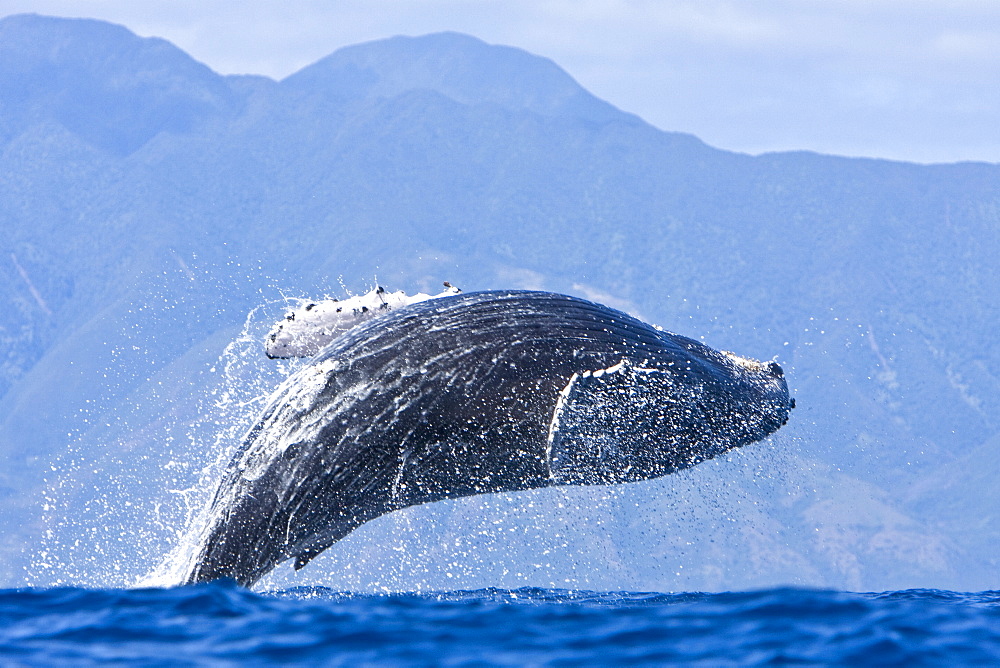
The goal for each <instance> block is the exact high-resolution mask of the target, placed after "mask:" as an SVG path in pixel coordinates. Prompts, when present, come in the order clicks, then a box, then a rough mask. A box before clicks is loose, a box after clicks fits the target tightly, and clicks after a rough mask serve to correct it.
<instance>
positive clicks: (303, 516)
mask: <svg viewBox="0 0 1000 668" xmlns="http://www.w3.org/2000/svg"><path fill="white" fill-rule="evenodd" d="M793 405H794V401H792V400H790V399H789V396H788V388H787V385H786V383H785V379H784V377H783V373H782V370H781V367H780V366H779V365H778V364H777V363H775V362H767V363H761V362H756V361H753V360H749V359H745V358H742V357H739V356H737V355H734V354H732V353H726V352H720V351H717V350H714V349H712V348H710V347H708V346H706V345H704V344H702V343H700V342H698V341H695V340H693V339H689V338H685V337H683V336H678V335H676V334H671V333H669V332H666V331H662V330H660V329H658V328H654V327H652V326H650V325H647V324H646V323H643V322H642V321H640V320H637V319H636V318H633V317H631V316H629V315H626V314H624V313H621V312H619V311H616V310H614V309H611V308H608V307H606V306H602V305H599V304H595V303H592V302H588V301H585V300H582V299H578V298H575V297H569V296H565V295H559V294H554V293H546V292H526V291H492V292H474V293H467V294H461V295H456V296H448V297H441V298H437V299H431V300H429V301H424V302H421V303H417V304H412V305H409V306H404V307H402V308H399V309H396V310H393V311H392V312H389V313H387V314H386V315H384V316H381V317H378V318H373V319H370V320H366V321H364V322H362V323H361V324H358V325H357V326H356V327H354V328H352V329H350V330H348V331H346V332H345V333H343V334H341V335H340V336H339V337H337V338H335V339H334V340H333V341H332V342H331V343H330V344H329V345H328V346H327V347H326V348H324V349H323V350H322V351H321V352H320V353H319V354H318V355H317V356H316V357H315V358H314V359H313V360H312V362H311V363H310V364H309V365H308V366H306V367H305V368H303V369H301V370H300V371H298V372H297V373H296V374H294V375H293V376H291V377H289V378H288V379H287V380H286V381H285V382H284V383H283V384H282V386H281V387H279V388H278V390H277V391H276V392H275V393H274V395H273V396H272V397H271V399H270V401H269V403H268V405H267V406H266V408H265V409H264V411H263V413H262V414H261V416H260V419H259V420H258V422H257V423H256V425H255V426H254V427H253V428H252V429H251V430H250V431H249V432H248V434H247V436H246V437H245V439H244V440H243V442H242V444H241V447H240V448H239V449H238V451H237V452H236V454H235V455H234V457H233V459H232V461H231V463H230V465H229V467H228V469H227V471H226V473H225V474H224V476H223V478H222V480H221V482H220V484H219V487H218V489H217V491H216V493H215V496H214V499H213V501H212V504H211V507H210V510H209V513H208V521H207V523H206V524H205V526H204V528H203V529H202V531H201V533H200V536H199V537H198V543H197V550H196V553H195V555H194V558H193V560H192V562H191V564H190V565H189V567H188V569H187V571H186V577H185V582H188V583H194V582H201V581H207V580H214V579H218V578H232V579H235V580H236V581H237V582H239V583H241V584H243V585H244V586H250V585H252V584H253V583H254V582H256V581H257V580H259V579H260V578H261V577H263V576H264V575H265V574H267V573H268V572H269V571H270V570H271V569H273V568H274V567H275V566H276V565H277V564H279V563H281V562H282V561H285V560H287V559H294V560H295V562H294V565H295V568H296V569H299V568H301V567H302V566H304V565H305V564H306V563H308V562H309V561H310V560H311V559H312V558H314V557H315V556H316V555H318V554H319V553H320V552H322V551H323V550H325V549H326V548H328V547H330V546H331V545H332V544H333V543H335V542H336V541H337V540H339V539H341V538H343V537H344V536H346V535H347V534H348V533H350V532H351V531H353V530H354V529H355V528H357V527H358V526H360V525H361V524H363V523H365V522H367V521H369V520H371V519H374V518H376V517H379V516H380V515H384V514H386V513H389V512H392V511H394V510H398V509H401V508H406V507H408V506H412V505H415V504H421V503H428V502H432V501H437V500H441V499H447V498H455V497H461V496H468V495H472V494H484V493H491V492H500V491H514V490H525V489H531V488H538V487H545V486H551V485H603V484H615V483H624V482H630V481H638V480H645V479H649V478H655V477H658V476H663V475H666V474H668V473H671V472H673V471H677V470H679V469H683V468H687V467H690V466H694V465H695V464H698V463H699V462H702V461H705V460H707V459H710V458H712V457H714V456H716V455H718V454H720V453H723V452H725V451H726V450H728V449H731V448H735V447H739V446H742V445H746V444H748V443H751V442H754V441H757V440H760V439H762V438H764V437H766V436H768V435H769V434H771V433H772V432H774V431H775V430H777V429H778V428H779V427H780V426H781V425H783V424H785V422H786V421H787V419H788V415H789V411H790V409H791V408H792V406H793Z"/></svg>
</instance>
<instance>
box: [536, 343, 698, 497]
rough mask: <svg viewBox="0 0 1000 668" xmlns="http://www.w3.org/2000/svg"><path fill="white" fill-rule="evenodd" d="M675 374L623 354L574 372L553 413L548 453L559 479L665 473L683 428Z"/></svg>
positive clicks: (577, 481) (575, 481)
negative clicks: (610, 361)
mask: <svg viewBox="0 0 1000 668" xmlns="http://www.w3.org/2000/svg"><path fill="white" fill-rule="evenodd" d="M677 394H678V393H677V386H676V381H675V377H674V374H673V373H671V372H670V371H663V370H659V369H646V368H642V367H637V366H634V365H633V364H632V363H630V362H629V361H628V360H623V361H622V362H621V363H619V364H616V365H614V366H612V367H609V368H607V369H599V370H595V371H584V372H582V373H576V374H573V376H572V377H571V378H570V380H569V383H567V385H566V387H565V388H564V389H563V390H562V392H561V393H560V395H559V399H558V401H557V403H556V407H555V410H554V411H553V414H552V421H551V424H550V426H549V437H548V444H547V450H546V457H547V460H548V465H549V478H550V480H551V481H552V483H553V484H557V485H606V484H615V483H621V482H629V481H635V480H644V479H647V478H651V477H656V476H661V475H665V474H667V473H670V472H671V471H673V470H675V469H676V468H677V466H676V465H675V464H674V463H673V462H672V461H671V458H670V457H669V456H668V457H664V450H669V449H670V448H671V445H672V441H673V438H672V437H673V436H674V435H675V434H677V432H678V431H679V429H678V428H679V427H681V425H680V424H678V422H679V420H678V419H677V413H678V411H677V402H678V396H677Z"/></svg>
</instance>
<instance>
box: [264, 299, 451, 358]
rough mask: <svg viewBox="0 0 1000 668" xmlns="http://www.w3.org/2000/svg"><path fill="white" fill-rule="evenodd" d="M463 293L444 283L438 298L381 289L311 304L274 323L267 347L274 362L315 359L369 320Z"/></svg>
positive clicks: (268, 353) (266, 342)
mask: <svg viewBox="0 0 1000 668" xmlns="http://www.w3.org/2000/svg"><path fill="white" fill-rule="evenodd" d="M460 292H461V290H459V289H458V288H455V287H452V286H451V285H450V284H448V283H445V290H444V292H441V293H439V294H436V295H428V294H424V293H423V292H418V293H417V294H415V295H408V294H406V293H405V292H403V291H402V290H398V291H396V292H387V291H386V290H385V289H384V288H381V287H378V288H376V289H374V290H372V291H371V292H369V293H368V294H364V295H357V296H355V297H351V298H349V299H341V300H337V299H324V300H322V301H317V302H309V303H307V304H304V305H303V306H301V307H299V308H297V309H295V310H293V311H291V312H290V313H289V314H288V315H286V316H285V318H284V319H283V320H281V321H280V322H277V323H275V325H274V327H272V328H271V331H270V332H269V333H268V335H267V340H266V341H265V343H264V347H265V349H266V351H267V356H268V357H271V358H289V357H312V356H313V355H315V354H316V353H318V352H319V351H320V350H322V349H323V348H325V347H326V346H327V344H329V343H330V342H331V341H333V340H334V339H335V338H337V337H338V336H340V335H341V334H343V333H344V332H346V331H348V330H349V329H351V328H352V327H354V326H355V325H358V324H360V323H362V322H364V321H366V320H369V319H371V318H376V317H378V316H380V315H384V314H386V313H388V312H389V311H391V310H393V309H397V308H400V307H403V306H408V305H410V304H416V303H418V302H423V301H427V300H428V299H437V298H439V297H448V296H451V295H457V294H459V293H460Z"/></svg>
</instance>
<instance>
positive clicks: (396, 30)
mask: <svg viewBox="0 0 1000 668" xmlns="http://www.w3.org/2000/svg"><path fill="white" fill-rule="evenodd" d="M22 12H34V13H38V14H47V15H52V16H66V17H89V18H98V19H103V20H107V21H111V22H114V23H119V24H122V25H125V26H126V27H128V28H129V29H131V30H132V31H133V32H136V33H138V34H140V35H143V36H157V37H163V38H165V39H167V40H169V41H171V42H173V43H174V44H176V45H177V46H179V47H180V48H182V49H184V50H185V51H187V52H188V53H190V54H191V55H192V56H194V57H195V58H196V59H198V60H200V61H201V62H203V63H205V64H207V65H209V66H210V67H212V68H213V69H214V70H216V71H217V72H220V73H223V74H237V73H239V74H247V73H252V74H264V75H267V76H270V77H273V78H282V77H284V76H287V75H289V74H291V73H292V72H294V71H296V70H298V69H300V68H302V67H304V66H305V65H308V64H310V63H312V62H315V61H316V60H318V59H319V58H322V57H323V56H325V55H328V54H329V53H331V52H333V51H335V50H336V49H338V48H340V47H343V46H347V45H349V44H355V43H358V42H365V41H370V40H374V39H380V38H385V37H391V36H393V35H400V34H403V35H420V34H425V33H430V32H438V31H442V30H454V31H459V32H464V33H468V34H471V35H474V36H476V37H479V38H481V39H483V40H485V41H487V42H490V43H494V44H506V45H510V46H517V47H520V48H523V49H526V50H527V51H530V52H532V53H535V54H537V55H541V56H545V57H548V58H550V59H552V60H554V61H555V62H556V63H557V64H559V65H560V66H561V67H562V68H563V69H565V70H566V71H567V72H569V73H570V74H571V75H572V76H573V77H574V78H575V79H576V80H577V81H578V82H579V83H580V84H581V85H583V86H584V87H585V88H587V89H588V90H589V91H590V92H592V93H593V94H595V95H597V96H598V97H600V98H602V99H604V100H607V101H608V102H610V103H612V104H614V105H615V106H617V107H619V108H621V109H623V110H625V111H628V112H631V113H634V114H637V115H639V116H641V117H642V118H644V119H645V120H646V121H648V122H649V123H651V124H653V125H655V126H656V127H658V128H661V129H663V130H671V131H681V132H690V133H692V134H695V135H697V136H698V137H699V138H701V139H702V140H704V141H706V142H708V143H709V144H711V145H713V146H717V147H719V148H724V149H729V150H734V151H741V152H747V153H754V154H757V153H762V152H767V151H784V150H800V149H801V150H812V151H818V152H821V153H830V154H836V155H847V156H868V157H879V158H890V159H897V160H907V161H914V162H955V161H960V160H980V161H987V162H1000V2H996V1H995V0H761V1H757V2H751V1H744V2H735V1H723V0H659V1H655V0H502V1H494V0H479V1H470V0H464V1H459V0H409V1H406V2H403V1H400V0H395V1H390V0H325V1H324V0H284V1H282V2H280V3H279V2H275V1H274V0H241V1H240V2H235V1H224V2H223V1H213V0H141V1H140V0H0V16H5V15H8V14H16V13H22Z"/></svg>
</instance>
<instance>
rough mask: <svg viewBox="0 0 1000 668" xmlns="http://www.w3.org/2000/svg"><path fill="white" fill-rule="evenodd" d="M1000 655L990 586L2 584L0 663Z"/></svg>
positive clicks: (605, 661)
mask: <svg viewBox="0 0 1000 668" xmlns="http://www.w3.org/2000/svg"><path fill="white" fill-rule="evenodd" d="M671 663H677V664H681V663H682V664H687V665H692V664H693V665H709V666H725V665H740V666H746V665H774V664H797V665H905V666H920V665H927V666H940V665H982V664H998V663H1000V592H994V591H991V592H980V593H955V592H948V591H937V590H909V591H895V592H884V593H868V594H864V593H861V594H859V593H845V592H840V591H817V590H805V589H787V588H786V589H772V590H764V591H754V592H744V593H720V594H700V593H686V594H656V593H628V592H609V593H599V592H580V591H565V590H551V589H531V588H526V589H517V590H497V589H483V590H477V591H458V592H446V593H439V594H389V595H371V594H365V595H358V594H345V593H339V592H336V591H332V590H327V589H321V588H308V589H302V588H300V589H292V590H287V591H276V592H269V593H263V594H261V593H255V592H251V591H249V590H246V589H242V588H240V587H238V586H236V585H235V584H230V583H213V584H208V585H196V586H189V587H177V588H168V589H133V590H124V589H122V590H95V589H80V588H61V589H23V590H4V591H2V592H0V665H3V666H18V665H24V666H53V665H73V666H81V665H82V666H86V665H115V664H118V665H129V666H135V665H145V666H161V665H162V666H188V665H192V666H193V665H213V666H228V665H232V666H237V665H239V666H244V665H292V664H301V665H316V666H366V665H370V666H376V665H378V666H385V665H402V666H439V665H440V666H580V665H663V664H671Z"/></svg>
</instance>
